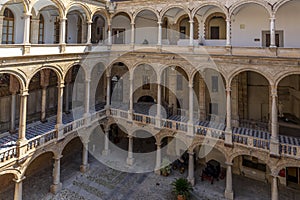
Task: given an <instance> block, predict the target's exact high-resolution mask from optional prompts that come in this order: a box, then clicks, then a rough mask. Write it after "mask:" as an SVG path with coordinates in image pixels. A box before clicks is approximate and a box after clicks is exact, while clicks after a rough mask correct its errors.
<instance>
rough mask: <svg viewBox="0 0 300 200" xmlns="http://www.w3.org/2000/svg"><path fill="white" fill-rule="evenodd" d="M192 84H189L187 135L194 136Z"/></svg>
mask: <svg viewBox="0 0 300 200" xmlns="http://www.w3.org/2000/svg"><path fill="white" fill-rule="evenodd" d="M193 92H194V90H193V83H189V121H188V134H189V135H193V134H194V127H193V125H194V95H193Z"/></svg>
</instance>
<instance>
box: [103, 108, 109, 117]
mask: <svg viewBox="0 0 300 200" xmlns="http://www.w3.org/2000/svg"><path fill="white" fill-rule="evenodd" d="M104 109H105V114H106V116H110V105H106V106H105V107H104Z"/></svg>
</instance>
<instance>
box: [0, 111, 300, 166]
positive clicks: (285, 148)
mask: <svg viewBox="0 0 300 200" xmlns="http://www.w3.org/2000/svg"><path fill="white" fill-rule="evenodd" d="M110 115H111V116H112V117H116V118H120V119H124V120H127V121H128V120H133V121H134V122H137V123H141V124H145V125H150V126H153V127H157V128H166V129H170V130H173V131H179V132H181V133H183V134H187V135H189V136H191V134H192V136H196V135H198V136H202V137H210V138H215V139H220V140H221V141H224V140H225V131H223V130H219V129H215V128H211V127H205V126H200V125H192V129H189V126H191V125H190V124H189V123H187V122H181V121H175V120H170V119H160V120H158V119H156V118H155V117H154V116H150V115H143V114H139V113H133V114H132V115H131V114H130V113H129V112H128V111H124V110H119V109H114V108H111V109H110ZM106 117H107V116H106V110H105V109H103V110H100V111H97V112H95V113H92V114H91V115H90V116H89V118H90V121H89V120H87V118H84V117H82V118H80V119H77V120H74V121H72V122H70V123H68V124H65V125H64V127H63V135H64V136H66V135H67V134H68V133H71V132H73V131H76V130H79V129H80V128H84V127H85V126H86V121H89V122H91V123H93V122H96V121H98V120H100V119H104V118H106ZM190 130H191V131H190ZM190 132H192V133H190ZM57 138H58V132H57V130H56V129H53V130H51V131H49V132H46V133H44V134H41V135H39V136H37V137H34V138H32V139H30V140H28V141H27V145H26V146H27V149H26V150H27V151H26V155H27V154H28V153H30V152H31V153H32V152H34V151H35V150H36V149H38V148H41V147H43V146H45V145H47V144H50V143H51V142H55V141H56V140H57ZM232 141H233V143H234V144H237V145H242V146H246V147H248V148H254V149H260V150H263V151H269V145H270V142H269V139H265V138H259V137H253V136H249V135H241V134H236V133H234V134H232ZM17 152H18V149H17V147H16V146H12V147H8V148H5V149H2V150H1V151H0V167H1V165H2V166H3V165H5V164H7V163H8V162H13V161H15V160H16V159H17ZM280 152H281V155H283V156H287V157H292V158H296V159H299V158H300V146H297V145H291V144H286V143H281V144H280ZM19 157H20V158H21V157H22V155H21V156H20V155H19ZM18 159H19V158H18Z"/></svg>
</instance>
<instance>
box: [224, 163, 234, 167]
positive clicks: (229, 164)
mask: <svg viewBox="0 0 300 200" xmlns="http://www.w3.org/2000/svg"><path fill="white" fill-rule="evenodd" d="M225 165H227V166H228V167H229V166H230V167H231V166H232V165H233V163H232V162H225Z"/></svg>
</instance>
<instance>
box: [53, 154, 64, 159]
mask: <svg viewBox="0 0 300 200" xmlns="http://www.w3.org/2000/svg"><path fill="white" fill-rule="evenodd" d="M62 157H63V155H54V156H53V159H54V160H60V159H61V158H62Z"/></svg>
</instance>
